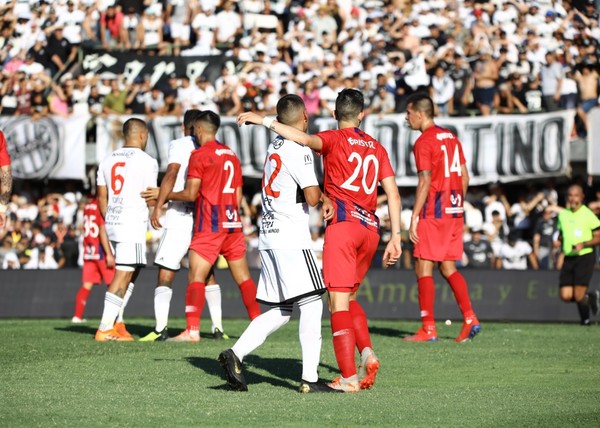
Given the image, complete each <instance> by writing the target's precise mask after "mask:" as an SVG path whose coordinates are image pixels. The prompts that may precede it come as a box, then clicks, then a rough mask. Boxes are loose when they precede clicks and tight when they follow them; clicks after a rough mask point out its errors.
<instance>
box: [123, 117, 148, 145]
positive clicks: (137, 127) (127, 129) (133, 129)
mask: <svg viewBox="0 0 600 428" xmlns="http://www.w3.org/2000/svg"><path fill="white" fill-rule="evenodd" d="M140 131H146V132H148V125H146V122H144V121H143V120H142V119H138V118H136V117H132V118H131V119H128V120H127V121H126V122H125V123H124V124H123V136H124V137H125V140H127V139H128V138H131V136H132V135H135V134H137V133H138V132H140Z"/></svg>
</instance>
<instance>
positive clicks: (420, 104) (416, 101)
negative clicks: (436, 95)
mask: <svg viewBox="0 0 600 428" xmlns="http://www.w3.org/2000/svg"><path fill="white" fill-rule="evenodd" d="M406 105H407V106H408V105H412V109H413V110H416V111H420V112H423V113H424V114H425V116H427V117H429V118H433V111H434V110H433V100H432V99H431V97H430V96H429V95H427V94H426V93H425V92H417V93H416V94H412V95H411V96H409V97H408V99H407V100H406Z"/></svg>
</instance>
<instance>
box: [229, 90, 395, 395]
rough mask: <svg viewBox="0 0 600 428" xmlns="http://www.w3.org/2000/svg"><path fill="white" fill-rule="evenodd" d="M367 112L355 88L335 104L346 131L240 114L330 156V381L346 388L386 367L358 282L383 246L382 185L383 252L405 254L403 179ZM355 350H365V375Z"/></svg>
mask: <svg viewBox="0 0 600 428" xmlns="http://www.w3.org/2000/svg"><path fill="white" fill-rule="evenodd" d="M363 109H364V98H363V95H362V93H360V92H359V91H357V90H355V89H344V90H342V91H341V92H340V93H339V94H338V97H337V99H336V103H335V116H336V119H337V120H338V127H339V129H338V130H335V131H325V132H321V133H318V134H316V135H308V134H306V133H304V132H302V131H300V130H298V129H296V128H293V127H291V126H288V125H285V124H283V123H280V122H276V121H274V120H273V119H271V118H268V117H267V118H262V117H261V116H258V115H256V114H254V113H242V114H241V115H239V116H238V119H237V121H238V124H240V125H241V124H244V123H256V124H263V125H264V126H267V127H269V128H270V129H271V130H272V131H274V132H276V133H278V134H280V135H281V136H282V137H284V138H286V139H289V140H292V141H297V142H299V143H301V144H304V145H306V146H308V147H310V148H311V149H313V150H315V151H317V152H320V153H321V154H322V155H323V163H324V166H325V170H324V172H325V178H324V191H325V195H326V196H328V197H329V198H330V199H331V200H332V203H333V205H334V207H335V210H336V213H335V217H334V218H333V220H332V221H331V222H330V223H329V224H328V225H327V228H326V229H325V245H324V247H323V277H324V280H325V285H326V287H327V290H328V292H329V298H330V303H331V305H330V306H331V329H332V331H333V348H334V351H335V356H336V360H337V363H338V366H339V368H340V371H341V377H339V378H337V379H335V380H334V381H333V382H332V383H331V384H330V386H331V387H333V388H335V389H339V390H342V391H345V392H356V391H358V390H359V389H366V388H370V387H371V386H372V385H373V383H374V382H375V376H376V373H377V371H378V369H379V360H378V359H377V357H376V356H375V353H374V352H373V349H372V344H371V337H370V334H369V328H368V326H367V317H366V315H365V312H364V311H363V309H362V307H361V306H360V304H359V303H358V302H357V300H356V293H357V291H358V287H359V285H360V283H361V282H362V280H363V278H364V276H365V275H366V273H367V270H368V268H369V266H370V264H371V261H372V259H373V256H374V255H375V251H376V249H377V245H378V243H379V220H378V219H377V216H376V215H375V209H376V200H377V186H378V184H379V183H381V185H382V187H383V190H384V191H385V194H386V196H387V198H388V206H389V213H390V223H391V228H392V237H391V239H390V242H389V243H388V244H387V246H386V249H385V252H384V255H383V260H384V264H385V265H386V266H390V265H393V264H395V263H396V261H397V260H398V257H400V255H401V253H402V250H401V248H400V195H399V194H398V187H397V186H396V178H395V175H394V171H393V170H392V167H391V165H390V161H389V158H388V155H387V153H386V151H385V149H384V148H383V147H382V146H381V145H380V144H379V142H377V141H376V140H375V139H374V138H373V137H371V136H369V135H367V134H366V133H364V132H363V131H362V130H360V129H359V125H360V122H361V120H362V118H363V116H364V112H363ZM355 348H358V351H359V352H360V354H361V363H360V367H359V370H358V372H357V370H356V363H355V358H354V354H355Z"/></svg>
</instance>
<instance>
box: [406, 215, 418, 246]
mask: <svg viewBox="0 0 600 428" xmlns="http://www.w3.org/2000/svg"><path fill="white" fill-rule="evenodd" d="M417 223H418V220H413V221H411V222H410V228H409V229H408V237H409V238H410V242H412V243H413V244H416V243H417V242H419V235H418V234H417Z"/></svg>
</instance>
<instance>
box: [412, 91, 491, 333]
mask: <svg viewBox="0 0 600 428" xmlns="http://www.w3.org/2000/svg"><path fill="white" fill-rule="evenodd" d="M433 111H434V110H433V101H432V100H431V98H430V97H429V96H427V95H426V94H422V93H417V94H414V95H413V96H411V97H410V98H409V99H408V101H407V109H406V121H407V122H408V125H409V126H410V128H411V129H414V130H419V131H421V132H422V134H421V136H420V137H419V138H418V139H417V141H416V142H415V146H414V149H413V152H414V155H415V161H416V165H417V171H418V175H419V181H418V184H417V194H416V199H415V205H414V207H413V211H412V218H411V223H410V229H409V236H410V240H411V241H412V242H413V243H414V244H415V249H414V255H415V258H416V263H415V272H416V274H417V283H418V287H419V306H420V307H421V318H422V322H423V327H422V328H421V329H420V330H419V331H417V333H416V334H414V335H412V336H408V337H405V338H404V340H406V341H410V342H434V341H436V340H437V332H436V328H435V319H434V316H433V303H434V300H435V286H434V282H433V268H434V266H435V263H436V262H439V269H440V272H441V273H442V275H443V276H444V278H445V279H446V281H448V283H449V284H450V287H451V288H452V291H453V293H454V297H455V298H456V301H457V302H458V306H459V307H460V310H461V312H462V314H463V317H464V323H463V327H462V329H461V332H460V334H459V335H458V337H457V338H456V341H457V342H464V341H467V340H470V339H472V338H473V337H475V335H476V334H478V333H479V331H480V330H481V326H480V325H479V321H478V320H477V317H476V316H475V313H474V312H473V308H472V306H471V299H470V297H469V291H468V289H467V283H466V281H465V279H464V277H463V276H462V275H461V273H460V272H458V271H457V270H456V260H459V259H460V258H461V257H462V254H463V239H462V231H463V226H464V219H463V216H464V210H463V200H464V195H465V194H466V193H467V187H468V185H469V173H468V171H467V167H466V165H465V164H466V162H465V157H464V154H463V150H462V146H461V144H460V141H458V139H457V138H456V136H455V135H454V134H453V133H452V132H450V131H449V130H447V129H444V128H441V127H438V126H436V124H435V123H434V121H433Z"/></svg>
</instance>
